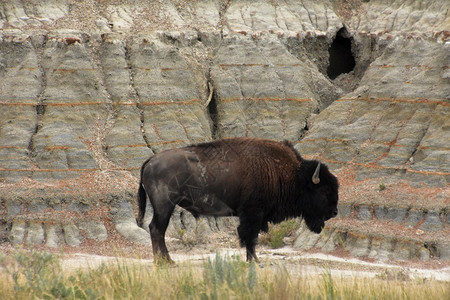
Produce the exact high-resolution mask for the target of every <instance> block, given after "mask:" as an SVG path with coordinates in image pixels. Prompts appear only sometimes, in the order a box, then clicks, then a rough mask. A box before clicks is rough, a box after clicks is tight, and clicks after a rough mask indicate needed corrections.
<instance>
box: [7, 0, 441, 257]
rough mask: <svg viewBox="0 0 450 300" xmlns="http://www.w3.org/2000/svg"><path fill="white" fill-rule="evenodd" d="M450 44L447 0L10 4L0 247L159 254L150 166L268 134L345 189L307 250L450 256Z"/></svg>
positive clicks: (214, 225) (302, 237) (177, 219)
mask: <svg viewBox="0 0 450 300" xmlns="http://www.w3.org/2000/svg"><path fill="white" fill-rule="evenodd" d="M449 36H450V16H449V4H448V1H445V0H434V1H426V2H424V1H419V0H411V1H407V2H405V1H399V0H395V1H383V0H370V1H360V0H352V1H340V0H334V1H332V0H330V1H313V0H304V1H290V0H287V1H270V0H266V1H245V0H240V1H226V0H215V1H214V0H198V1H181V0H172V1H76V2H73V1H66V0H61V1H56V0H54V1H42V2H41V1H31V0H30V1H28V0H25V1H16V0H9V1H2V2H1V3H0V182H1V183H0V199H1V205H0V225H1V226H2V227H1V228H0V241H3V242H10V243H13V244H21V243H26V244H31V245H33V244H44V245H46V246H48V247H57V246H60V245H65V244H67V245H69V246H79V245H82V243H83V242H84V241H87V240H89V239H93V240H98V241H104V240H107V239H108V236H109V234H110V231H108V230H117V231H118V232H120V233H121V234H123V235H124V236H125V237H126V238H128V239H129V240H131V241H134V242H140V243H149V242H150V240H149V237H148V233H146V232H145V231H144V230H143V229H140V228H138V227H137V226H136V223H135V221H134V211H133V207H135V204H134V198H135V191H136V190H137V178H136V176H137V175H138V170H139V167H140V165H141V163H142V162H143V161H144V160H145V159H146V158H147V157H148V156H150V155H152V154H154V153H157V152H160V151H162V150H164V149H168V148H172V147H178V146H183V145H187V144H190V143H197V142H202V141H209V140H211V139H216V138H223V137H231V136H255V137H266V138H271V139H277V140H283V139H288V140H291V141H292V142H294V143H295V144H296V148H297V149H298V150H299V151H300V152H301V153H302V154H303V155H304V156H305V157H307V158H319V159H321V160H323V161H325V162H326V163H327V164H329V165H330V166H331V167H332V169H333V170H334V171H335V172H336V174H338V176H339V178H341V185H342V189H341V190H342V195H341V205H340V215H339V218H337V219H336V220H333V221H331V222H329V224H328V225H327V228H326V232H327V234H325V235H322V236H316V235H311V234H310V233H308V232H307V231H303V229H301V230H300V231H299V233H298V234H299V236H298V238H297V240H296V242H295V245H296V246H297V247H299V248H304V249H310V248H311V247H318V248H321V249H322V250H324V251H334V250H336V249H337V248H339V247H341V246H342V243H346V246H345V248H346V249H348V250H349V251H350V253H351V254H352V255H356V256H368V257H373V258H377V259H390V258H396V259H409V258H412V257H419V258H421V259H423V260H427V259H430V258H433V257H438V258H441V259H447V260H448V259H450V251H449V249H450V246H449V244H450V241H449V236H450V229H449V223H450V221H449V218H450V217H449V210H450V200H449V198H450V193H449V179H450V151H449V150H450V143H449V141H450V115H449V114H450V108H449V106H450V79H449V78H450V70H449V55H450V41H449ZM149 218H150V214H149V216H148V217H147V219H146V221H147V223H148V222H149ZM205 220H206V222H203V224H206V225H207V226H206V227H207V230H213V231H214V230H218V229H220V230H224V229H229V230H234V229H233V228H234V227H233V226H235V220H233V219H226V218H224V219H218V220H215V219H211V218H207V219H205ZM108 222H112V223H113V224H114V225H115V226H113V229H108V230H107V229H106V228H107V227H108V226H107V224H109V223H108ZM105 224H106V225H105ZM193 224H194V223H193V220H192V218H191V217H190V216H187V215H186V214H185V213H183V212H182V211H177V213H176V214H175V215H174V218H173V220H172V225H171V226H172V229H171V230H172V231H176V229H177V228H184V229H186V228H190V227H192V226H194V225H193ZM108 228H109V227H108ZM302 228H303V227H302ZM380 228H381V229H380ZM400 233H401V234H400Z"/></svg>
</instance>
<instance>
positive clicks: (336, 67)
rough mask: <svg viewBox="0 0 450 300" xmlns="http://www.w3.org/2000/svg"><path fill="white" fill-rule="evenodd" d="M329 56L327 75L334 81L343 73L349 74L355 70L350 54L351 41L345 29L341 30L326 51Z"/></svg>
mask: <svg viewBox="0 0 450 300" xmlns="http://www.w3.org/2000/svg"><path fill="white" fill-rule="evenodd" d="M328 53H329V54H330V58H329V64H328V68H327V75H328V77H329V78H330V79H335V78H336V77H338V76H339V75H341V74H343V73H349V72H351V71H353V69H354V68H355V58H354V57H353V53H352V40H351V38H349V33H348V31H347V29H345V27H343V28H341V29H340V30H339V31H338V32H337V33H336V37H335V38H334V41H333V43H332V44H331V46H330V48H329V49H328Z"/></svg>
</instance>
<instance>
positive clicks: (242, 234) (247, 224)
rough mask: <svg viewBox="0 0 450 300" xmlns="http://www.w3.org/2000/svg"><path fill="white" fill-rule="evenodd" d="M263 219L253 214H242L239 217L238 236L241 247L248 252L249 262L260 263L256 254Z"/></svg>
mask: <svg viewBox="0 0 450 300" xmlns="http://www.w3.org/2000/svg"><path fill="white" fill-rule="evenodd" d="M261 221H262V217H259V216H257V215H254V214H253V213H248V214H242V215H241V216H239V226H238V235H239V240H240V243H241V247H244V246H245V248H246V250H247V261H248V262H249V261H251V260H254V261H255V262H257V263H258V262H259V259H258V257H257V256H256V253H255V248H256V243H257V242H258V233H259V230H260V224H261Z"/></svg>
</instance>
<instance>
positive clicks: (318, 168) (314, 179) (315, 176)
mask: <svg viewBox="0 0 450 300" xmlns="http://www.w3.org/2000/svg"><path fill="white" fill-rule="evenodd" d="M319 172H320V161H319V163H318V164H317V168H316V170H315V171H314V174H313V177H312V182H313V183H314V184H318V183H319V182H320V178H319Z"/></svg>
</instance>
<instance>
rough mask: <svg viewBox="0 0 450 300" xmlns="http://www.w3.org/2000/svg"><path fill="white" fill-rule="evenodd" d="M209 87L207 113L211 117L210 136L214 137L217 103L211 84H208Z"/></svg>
mask: <svg viewBox="0 0 450 300" xmlns="http://www.w3.org/2000/svg"><path fill="white" fill-rule="evenodd" d="M209 89H210V92H211V96H210V97H211V99H210V101H209V103H208V113H209V116H210V118H211V131H212V137H213V138H215V134H216V131H217V103H216V97H215V91H214V90H213V86H212V85H211V84H210V85H209Z"/></svg>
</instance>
